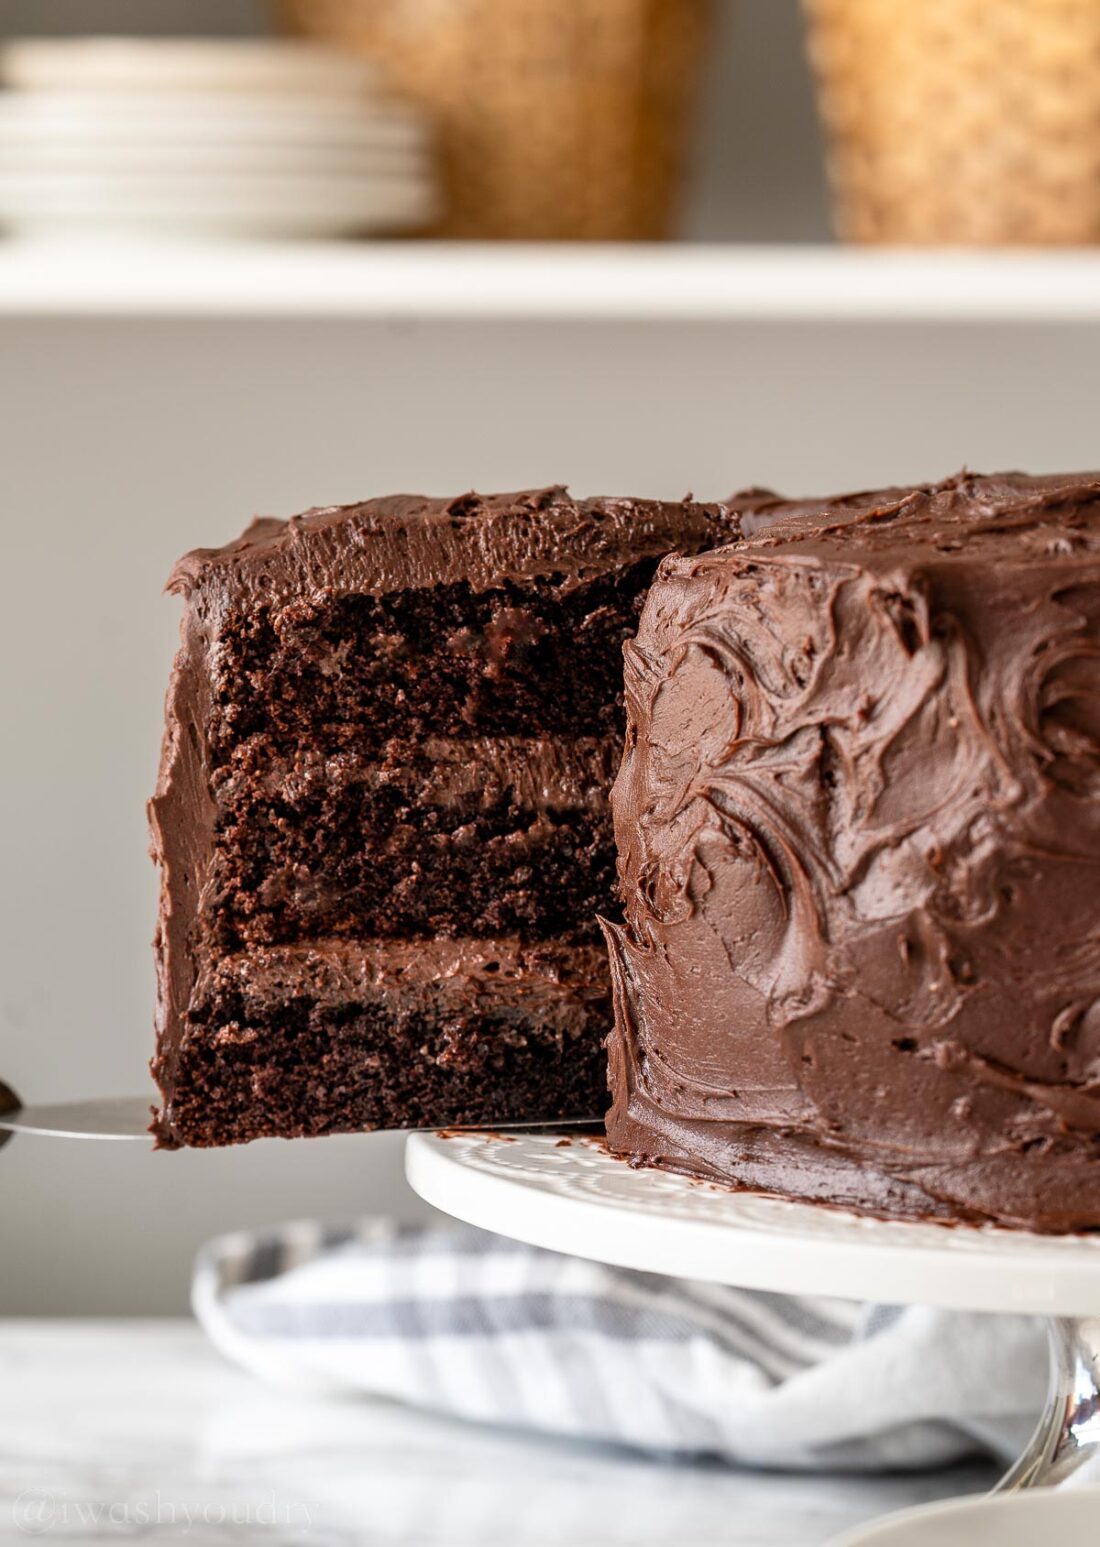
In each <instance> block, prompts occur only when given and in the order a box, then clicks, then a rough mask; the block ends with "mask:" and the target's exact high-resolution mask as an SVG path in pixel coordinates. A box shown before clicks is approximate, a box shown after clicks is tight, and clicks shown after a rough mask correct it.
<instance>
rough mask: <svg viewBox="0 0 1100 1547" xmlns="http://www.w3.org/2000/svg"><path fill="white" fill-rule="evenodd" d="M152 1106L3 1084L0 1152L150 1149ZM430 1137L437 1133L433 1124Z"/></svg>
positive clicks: (452, 1129) (507, 1129) (563, 1125)
mask: <svg viewBox="0 0 1100 1547" xmlns="http://www.w3.org/2000/svg"><path fill="white" fill-rule="evenodd" d="M152 1112H153V1101H152V1097H151V1095H150V1096H102V1097H99V1098H98V1099H96V1100H92V1101H57V1102H51V1103H43V1104H42V1105H40V1106H33V1107H27V1106H24V1105H23V1103H22V1102H21V1101H20V1100H19V1097H18V1096H17V1095H16V1094H15V1092H14V1091H13V1090H12V1088H11V1086H10V1085H5V1084H4V1082H3V1080H0V1146H3V1145H4V1144H6V1143H7V1141H8V1139H10V1138H11V1136H12V1134H16V1133H34V1134H41V1135H45V1136H46V1137H48V1138H54V1139H143V1140H144V1141H145V1143H146V1144H150V1143H152V1135H151V1134H150V1132H149V1120H150V1118H151V1117H152ZM593 1124H599V1126H601V1127H602V1126H603V1121H602V1119H601V1118H594V1117H578V1118H573V1119H570V1118H560V1119H558V1120H557V1121H555V1122H552V1123H477V1124H468V1125H467V1126H465V1127H460V1126H458V1125H455V1124H450V1123H448V1124H446V1125H445V1128H444V1131H445V1132H447V1133H486V1132H492V1133H512V1132H524V1133H532V1132H538V1131H540V1130H546V1131H551V1130H553V1131H562V1130H570V1131H572V1130H575V1129H577V1128H586V1127H590V1126H592V1125H593ZM379 1131H380V1132H388V1133H393V1132H395V1131H397V1132H401V1133H409V1132H414V1131H415V1130H413V1129H398V1130H394V1129H392V1128H391V1129H381V1130H379ZM426 1131H427V1132H429V1133H435V1132H438V1131H439V1124H438V1123H433V1124H431V1125H430V1126H429V1127H428V1128H427V1130H426Z"/></svg>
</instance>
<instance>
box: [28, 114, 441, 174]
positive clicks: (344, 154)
mask: <svg viewBox="0 0 1100 1547" xmlns="http://www.w3.org/2000/svg"><path fill="white" fill-rule="evenodd" d="M0 172H5V173H18V174H21V175H23V176H25V177H33V178H35V179H36V180H38V179H41V178H46V179H49V178H52V177H55V176H61V177H82V178H87V177H94V178H97V179H98V178H113V177H116V176H118V177H134V176H138V177H149V178H154V177H156V178H159V177H169V178H176V177H179V176H184V177H194V178H203V179H205V178H207V177H237V178H241V179H243V180H248V179H249V178H252V177H271V176H284V177H286V176H292V177H320V178H325V177H363V176H383V177H397V178H400V179H404V180H406V181H416V182H423V181H427V180H429V179H431V178H432V177H433V176H434V173H435V163H434V159H433V158H432V157H431V156H429V155H428V154H427V152H426V151H422V150H417V149H415V148H409V147H407V146H402V145H396V146H394V145H384V144H383V145H320V144H310V143H308V142H307V143H306V144H305V145H294V144H286V145H277V144H275V143H271V144H268V145H250V144H248V143H247V142H246V143H244V144H239V143H236V142H235V141H233V140H231V139H230V140H215V139H210V140H206V141H203V142H199V143H198V144H193V145H187V144H173V143H172V142H170V141H164V142H162V143H153V144H150V143H148V142H146V143H144V144H143V143H141V142H140V141H138V140H136V139H135V140H129V141H120V142H119V143H117V144H113V145H112V144H105V143H101V144H95V143H89V142H87V141H84V142H81V141H69V142H63V141H61V140H52V141H49V142H48V143H46V144H43V145H35V144H32V143H30V142H23V141H19V140H16V141H15V142H14V143H13V141H12V140H11V138H10V137H9V136H8V135H7V134H6V133H5V131H4V127H3V125H2V124H0Z"/></svg>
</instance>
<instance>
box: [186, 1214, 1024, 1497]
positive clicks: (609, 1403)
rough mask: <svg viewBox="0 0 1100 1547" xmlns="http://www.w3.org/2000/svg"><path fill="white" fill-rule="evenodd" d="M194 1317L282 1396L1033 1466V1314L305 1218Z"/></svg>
mask: <svg viewBox="0 0 1100 1547" xmlns="http://www.w3.org/2000/svg"><path fill="white" fill-rule="evenodd" d="M193 1289H194V1293H193V1300H194V1307H195V1311H196V1314H197V1316H198V1318H199V1320H200V1322H201V1323H202V1325H203V1326H204V1327H205V1329H206V1331H207V1333H208V1334H209V1336H210V1337H211V1339H212V1340H213V1342H214V1343H215V1344H216V1345H217V1346H218V1347H219V1348H220V1349H221V1350H222V1351H223V1352H224V1353H225V1354H227V1355H228V1356H229V1357H230V1358H231V1359H233V1360H236V1361H237V1362H238V1363H240V1364H241V1365H244V1366H245V1367H247V1368H248V1369H250V1370H252V1371H254V1372H256V1373H257V1374H259V1375H261V1376H263V1377H265V1378H267V1379H269V1380H272V1381H277V1382H279V1383H281V1384H287V1383H291V1384H297V1385H299V1386H305V1387H308V1388H311V1389H313V1390H317V1389H318V1388H321V1389H330V1390H339V1391H345V1392H347V1391H357V1392H362V1393H368V1394H371V1395H376V1396H383V1397H390V1398H396V1399H398V1400H401V1401H403V1402H408V1403H413V1404H416V1405H418V1406H421V1407H424V1408H428V1409H431V1410H432V1411H434V1412H437V1413H448V1414H453V1415H455V1416H457V1417H461V1418H466V1419H474V1420H478V1421H481V1422H486V1423H493V1424H504V1425H507V1426H510V1427H513V1428H514V1427H523V1428H526V1429H530V1430H537V1431H541V1432H543V1433H547V1434H554V1435H559V1436H568V1437H572V1438H575V1439H585V1440H597V1441H607V1442H609V1443H613V1444H619V1445H629V1446H634V1447H638V1448H640V1449H644V1450H647V1451H651V1452H657V1453H660V1454H662V1455H666V1456H667V1455H679V1456H693V1457H694V1456H702V1455H708V1456H716V1457H720V1458H722V1459H724V1460H727V1461H730V1462H736V1463H741V1464H747V1465H752V1466H764V1467H783V1468H801V1469H828V1470H837V1469H840V1468H845V1469H853V1470H861V1471H878V1470H883V1469H887V1468H899V1467H903V1468H916V1467H928V1466H938V1465H942V1464H944V1463H945V1462H949V1461H952V1460H956V1459H958V1458H960V1457H963V1456H967V1455H974V1454H976V1453H986V1454H992V1455H994V1456H996V1457H997V1458H998V1459H999V1460H1002V1461H1005V1460H1009V1459H1012V1458H1014V1457H1015V1456H1016V1455H1018V1454H1019V1452H1020V1449H1021V1447H1022V1445H1023V1444H1024V1442H1025V1441H1026V1439H1027V1437H1028V1434H1029V1432H1030V1429H1031V1427H1032V1425H1033V1423H1034V1420H1035V1416H1036V1414H1037V1412H1038V1410H1039V1408H1040V1406H1041V1404H1042V1399H1043V1394H1044V1389H1045V1355H1044V1340H1043V1335H1042V1333H1041V1330H1040V1329H1039V1328H1038V1327H1037V1326H1036V1324H1035V1323H1033V1322H1031V1321H1029V1320H1027V1319H1025V1318H1021V1317H1007V1316H1006V1317H985V1316H977V1315H969V1314H961V1313H954V1312H945V1311H935V1310H925V1309H922V1308H920V1307H911V1308H908V1309H899V1308H891V1307H882V1306H878V1307H870V1306H860V1305H855V1304H849V1303H847V1302H842V1301H838V1300H824V1299H821V1298H815V1297H812V1296H805V1297H800V1298H791V1297H785V1296H780V1295H771V1294H760V1293H755V1292H750V1291H747V1290H738V1289H728V1288H724V1287H721V1286H718V1285H714V1284H702V1283H695V1282H690V1281H687V1280H684V1279H676V1278H664V1277H659V1276H657V1275H654V1274H648V1273H635V1272H630V1271H628V1270H626V1269H621V1268H611V1267H605V1266H603V1265H602V1264H600V1263H595V1262H587V1261H582V1260H581V1259H579V1258H575V1257H563V1256H559V1255H557V1254H556V1253H553V1252H546V1251H540V1250H538V1249H536V1248H534V1247H530V1246H524V1245H521V1244H520V1243H518V1242H515V1241H511V1240H506V1239H504V1238H503V1237H500V1236H495V1235H489V1234H487V1233H485V1232H482V1231H478V1230H472V1229H468V1228H465V1227H447V1228H422V1229H409V1228H401V1227H397V1226H395V1225H393V1224H392V1223H390V1222H388V1221H385V1220H369V1221H364V1222H361V1223H359V1224H356V1225H353V1226H350V1227H346V1228H339V1229H333V1228H327V1227H324V1226H321V1225H319V1224H316V1223H301V1224H290V1225H285V1226H282V1227H279V1228H277V1229H275V1230H272V1231H269V1232H264V1233H262V1234H255V1235H237V1236H227V1237H223V1238H221V1239H219V1240H216V1241H213V1242H211V1243H210V1244H209V1245H208V1246H207V1247H206V1248H205V1249H204V1250H203V1252H202V1253H201V1255H200V1257H199V1260H198V1263H197V1266H196V1270H195V1279H194V1286H193Z"/></svg>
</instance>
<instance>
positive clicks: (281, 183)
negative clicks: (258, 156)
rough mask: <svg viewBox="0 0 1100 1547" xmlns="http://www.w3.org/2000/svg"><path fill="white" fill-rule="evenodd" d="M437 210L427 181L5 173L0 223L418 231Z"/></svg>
mask: <svg viewBox="0 0 1100 1547" xmlns="http://www.w3.org/2000/svg"><path fill="white" fill-rule="evenodd" d="M438 213H439V199H438V195H437V193H436V190H435V188H434V187H433V185H432V184H431V183H430V182H428V181H426V180H421V181H416V180H413V179H397V178H385V177H347V178H323V179H321V178H308V179H297V178H290V177H286V178H276V177H269V178H262V179H261V178H251V179H247V180H241V179H234V178H225V179H222V180H220V181H218V180H215V179H213V178H207V179H198V178H188V179H185V178H179V179H175V180H173V179H170V178H168V177H160V178H156V179H149V178H138V177H133V178H125V179H123V178H114V179H108V178H99V179H96V178H51V179H49V180H46V179H41V178H38V179H32V178H21V177H18V176H12V175H6V174H4V173H0V225H2V226H3V227H5V228H6V229H7V230H9V231H15V232H18V233H20V234H22V235H35V234H39V235H63V234H66V233H70V232H71V233H80V234H95V233H97V232H100V233H103V234H106V235H115V236H117V235H127V236H158V235H160V236H163V235H173V236H177V235H184V234H186V235H190V236H238V237H247V236H257V237H260V236H262V237H274V236H284V237H319V236H346V235H353V234H355V233H357V232H367V231H417V230H421V229H423V228H424V227H425V226H427V225H429V224H430V223H431V222H432V221H433V220H434V219H436V217H437V216H438Z"/></svg>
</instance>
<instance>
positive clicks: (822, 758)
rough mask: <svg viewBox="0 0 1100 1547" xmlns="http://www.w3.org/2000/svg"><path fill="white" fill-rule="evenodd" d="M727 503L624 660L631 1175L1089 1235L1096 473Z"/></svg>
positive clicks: (1096, 825)
mask: <svg viewBox="0 0 1100 1547" xmlns="http://www.w3.org/2000/svg"><path fill="white" fill-rule="evenodd" d="M732 505H733V508H734V509H735V510H736V511H737V512H738V514H739V515H740V517H741V519H742V520H743V523H744V526H745V528H746V529H747V530H753V529H754V528H755V529H756V530H755V535H752V536H749V537H748V538H746V540H745V541H743V542H738V543H735V544H733V545H731V546H727V547H724V548H720V549H718V550H716V551H715V552H713V553H709V554H703V555H702V556H700V557H698V558H694V559H691V558H676V559H669V560H668V561H666V563H665V564H664V565H663V566H662V568H661V571H660V573H659V575H658V577H657V579H656V580H655V582H654V584H653V587H652V589H651V590H650V592H649V598H648V601H647V603H646V606H645V610H644V613H643V616H642V620H641V624H640V628H639V632H638V636H637V639H636V641H635V642H634V643H632V644H630V645H629V646H628V648H627V704H628V711H629V726H628V732H627V741H626V752H625V755H624V759H623V763H622V767H621V770H620V773H619V775H618V778H617V780H616V783H615V787H614V791H613V796H612V804H613V808H614V813H615V825H616V832H617V837H618V841H619V849H620V874H621V879H622V886H623V905H624V913H625V922H624V924H623V926H622V927H615V926H609V930H608V934H609V938H610V942H611V947H612V957H613V963H614V970H615V979H616V1026H615V1031H614V1033H613V1035H612V1038H611V1042H610V1053H611V1059H610V1064H611V1083H612V1092H613V1097H614V1101H613V1106H612V1110H611V1113H610V1115H609V1118H608V1130H607V1131H608V1140H609V1143H610V1145H611V1147H612V1150H613V1151H614V1152H615V1153H618V1154H622V1155H629V1156H632V1157H634V1158H635V1159H636V1160H638V1161H643V1162H648V1163H651V1164H656V1165H660V1166H665V1167H670V1168H672V1169H674V1170H679V1171H686V1172H690V1173H693V1174H695V1175H699V1176H704V1177H710V1178H715V1179H719V1180H722V1181H726V1182H730V1183H732V1184H734V1185H735V1186H740V1187H744V1188H750V1189H758V1190H766V1191H770V1192H775V1193H780V1194H783V1195H785V1196H787V1197H790V1198H799V1199H811V1200H817V1201H823V1202H827V1203H833V1204H843V1205H848V1206H850V1207H854V1208H858V1209H862V1210H866V1211H868V1212H870V1213H873V1214H877V1215H886V1216H896V1217H913V1216H916V1217H924V1218H935V1219H941V1220H947V1221H959V1220H968V1221H979V1222H980V1221H996V1222H999V1223H1002V1224H1008V1225H1014V1226H1027V1227H1030V1228H1033V1229H1039V1230H1045V1231H1065V1230H1076V1229H1081V1228H1089V1229H1098V1228H1100V474H1093V475H1083V476H1079V477H1065V478H1061V477H1047V478H1026V477H1023V476H1019V475H1005V476H1001V477H993V478H979V477H971V476H969V475H962V476H960V477H958V478H954V479H951V480H949V481H948V482H946V483H944V484H941V485H937V486H932V487H920V488H910V489H903V490H896V489H895V490H887V491H883V492H882V493H881V494H879V495H862V496H853V497H849V498H847V499H842V500H837V501H821V502H813V501H806V502H801V503H799V504H797V505H788V504H784V503H783V502H781V501H778V500H776V499H775V498H774V497H773V496H767V495H763V494H755V493H754V494H749V495H746V496H744V497H741V498H738V497H735V498H734V500H733V502H732Z"/></svg>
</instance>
